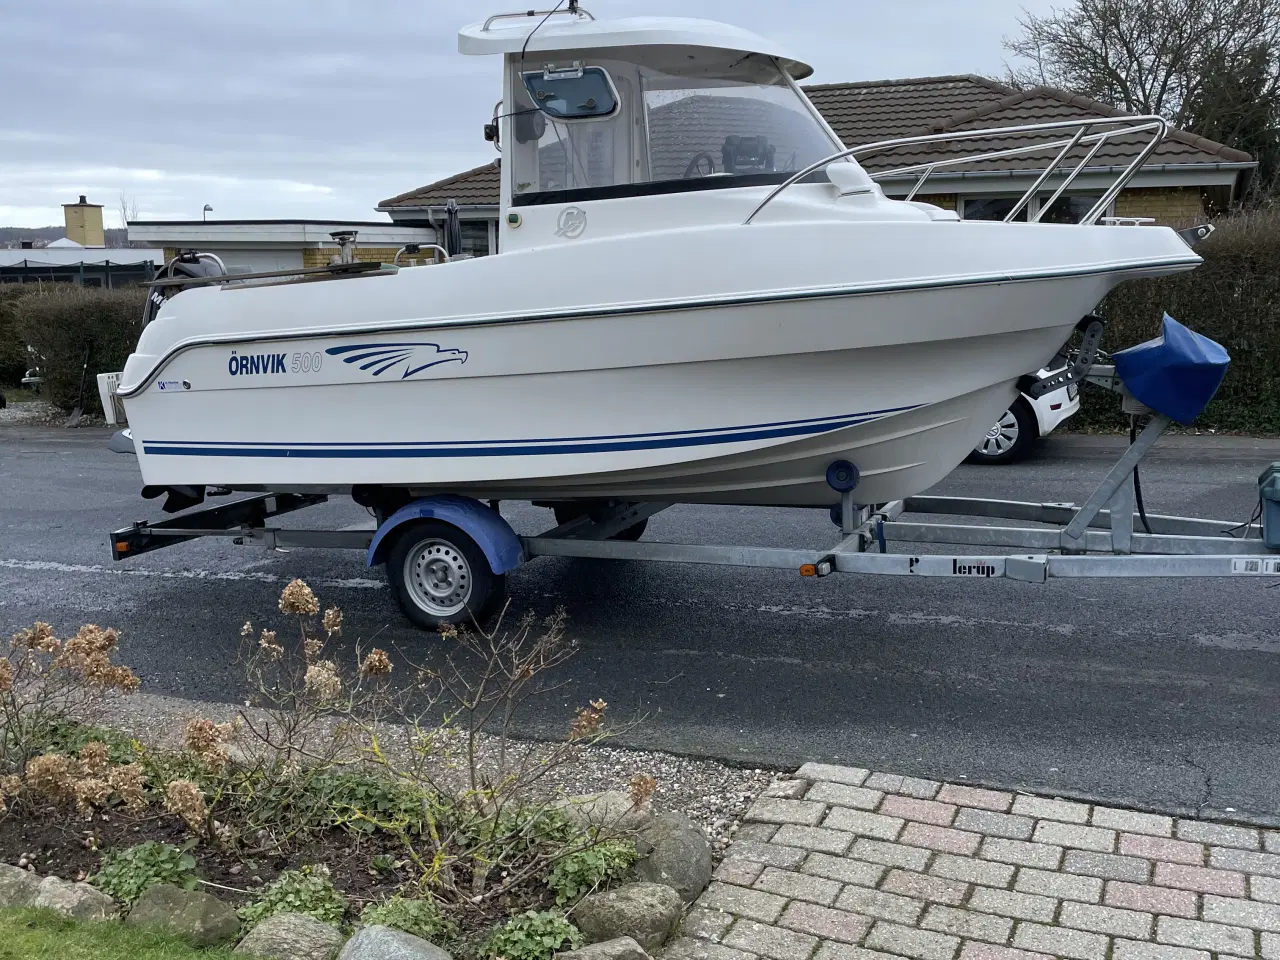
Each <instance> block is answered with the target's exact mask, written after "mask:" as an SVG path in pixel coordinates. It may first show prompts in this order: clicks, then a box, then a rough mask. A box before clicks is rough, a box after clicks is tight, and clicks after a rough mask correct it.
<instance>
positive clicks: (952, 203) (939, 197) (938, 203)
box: [914, 193, 956, 210]
mask: <svg viewBox="0 0 1280 960" xmlns="http://www.w3.org/2000/svg"><path fill="white" fill-rule="evenodd" d="M914 199H916V200H919V201H920V202H921V203H932V204H933V205H934V206H935V207H941V208H942V209H943V210H954V209H955V208H956V195H955V194H954V193H932V194H929V195H928V196H916V197H915V198H914Z"/></svg>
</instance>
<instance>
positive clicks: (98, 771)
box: [78, 740, 111, 777]
mask: <svg viewBox="0 0 1280 960" xmlns="http://www.w3.org/2000/svg"><path fill="white" fill-rule="evenodd" d="M110 765H111V757H110V756H109V755H108V753H107V745H106V744H105V743H101V742H99V741H97V740H93V741H90V742H89V743H86V744H85V745H84V746H83V747H81V748H80V763H79V768H80V769H79V771H78V772H79V774H80V776H82V777H101V776H102V775H103V774H104V773H106V772H107V767H109V766H110Z"/></svg>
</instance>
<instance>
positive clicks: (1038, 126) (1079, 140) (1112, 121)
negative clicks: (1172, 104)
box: [742, 116, 1169, 226]
mask: <svg viewBox="0 0 1280 960" xmlns="http://www.w3.org/2000/svg"><path fill="white" fill-rule="evenodd" d="M1095 127H1112V128H1118V129H1109V130H1106V131H1105V132H1103V133H1089V132H1088V131H1091V130H1092V129H1093V128H1095ZM1049 130H1075V131H1076V132H1075V134H1074V135H1073V136H1071V137H1068V138H1066V139H1063V140H1053V141H1050V142H1047V143H1044V142H1041V143H1031V144H1027V145H1026V146H1021V147H1012V148H1009V149H1006V150H995V151H990V152H987V153H978V154H968V155H965V156H962V157H954V158H948V159H946V160H932V161H929V162H928V163H918V164H913V165H911V166H906V167H897V168H895V169H893V170H886V171H883V172H881V173H874V174H869V176H870V177H871V179H873V180H882V179H885V178H887V177H895V176H904V175H907V174H911V173H916V172H921V173H922V176H921V177H920V179H919V181H917V182H916V184H915V186H914V187H913V188H912V190H911V193H910V195H909V196H910V197H914V196H915V195H916V193H917V192H918V191H919V190H920V188H921V187H922V186H923V185H924V182H925V181H926V180H927V179H928V178H929V176H930V175H931V174H932V173H933V172H934V171H935V170H937V169H938V168H940V167H953V166H959V165H962V164H968V163H977V162H980V161H982V160H995V159H1001V158H1004V157H1013V156H1018V155H1019V154H1025V153H1038V152H1042V151H1044V150H1052V149H1055V148H1062V149H1061V151H1060V152H1059V154H1058V156H1057V157H1056V158H1055V159H1054V161H1053V163H1052V164H1051V165H1050V166H1049V167H1048V169H1046V170H1045V171H1044V172H1043V173H1042V174H1041V175H1040V177H1039V178H1038V179H1037V180H1036V182H1035V183H1034V184H1032V186H1031V188H1030V189H1028V190H1027V191H1026V192H1024V193H1023V194H1022V196H1021V198H1020V199H1019V201H1018V204H1017V205H1016V206H1015V207H1014V210H1013V211H1012V212H1011V214H1010V217H1007V218H1006V219H1010V218H1011V217H1012V215H1014V214H1016V213H1017V212H1018V211H1021V209H1022V208H1023V207H1025V206H1026V205H1027V203H1029V202H1030V200H1031V197H1033V196H1034V195H1035V193H1036V191H1037V190H1039V189H1040V188H1041V187H1042V186H1043V185H1044V183H1045V182H1046V181H1047V180H1048V179H1049V178H1050V177H1052V176H1053V174H1054V172H1055V171H1056V170H1057V169H1058V168H1059V167H1060V166H1061V165H1062V163H1063V161H1064V160H1065V159H1066V156H1067V154H1068V153H1070V152H1071V150H1072V149H1073V148H1075V147H1076V146H1079V145H1081V144H1094V148H1093V149H1092V150H1091V151H1090V152H1089V154H1088V155H1087V156H1086V157H1085V158H1084V160H1082V161H1081V162H1080V163H1079V164H1077V165H1076V167H1075V169H1074V170H1072V171H1071V173H1070V174H1068V175H1067V179H1066V183H1065V184H1063V185H1062V186H1061V187H1059V189H1058V191H1057V192H1056V193H1055V194H1054V196H1053V199H1055V200H1056V199H1057V198H1058V197H1059V196H1060V195H1061V194H1062V191H1063V190H1065V189H1066V187H1067V186H1068V185H1070V184H1071V183H1072V182H1074V181H1075V179H1076V177H1077V176H1079V174H1080V173H1081V172H1083V170H1084V167H1085V164H1086V163H1088V162H1089V161H1090V160H1092V159H1093V157H1094V156H1095V155H1096V154H1097V152H1098V150H1099V149H1101V147H1102V145H1103V143H1105V142H1106V141H1107V140H1109V139H1113V138H1115V137H1119V136H1123V135H1125V134H1130V133H1145V132H1149V131H1151V132H1152V136H1151V140H1150V141H1149V142H1148V143H1147V144H1146V145H1145V146H1144V147H1143V148H1142V149H1141V150H1140V151H1138V154H1137V156H1135V157H1134V158H1133V160H1132V162H1130V164H1129V165H1128V166H1127V167H1126V168H1125V169H1124V170H1123V171H1121V173H1120V174H1119V176H1117V177H1116V179H1115V181H1114V182H1113V183H1112V184H1111V186H1110V187H1108V188H1107V190H1106V191H1104V193H1103V195H1102V197H1101V198H1100V199H1099V200H1098V202H1097V203H1095V204H1094V205H1093V207H1091V208H1090V210H1089V212H1088V213H1086V214H1085V215H1084V217H1083V218H1082V219H1081V221H1080V222H1081V223H1082V224H1092V223H1094V222H1096V221H1097V219H1098V217H1100V216H1101V215H1102V214H1103V212H1104V211H1105V210H1106V209H1107V207H1108V206H1109V205H1110V203H1111V201H1112V200H1114V199H1115V198H1116V195H1117V194H1119V193H1120V191H1121V190H1123V189H1124V188H1125V185H1126V184H1128V182H1129V181H1130V180H1132V179H1133V177H1134V174H1136V173H1137V172H1138V170H1139V169H1140V168H1141V167H1142V165H1143V164H1144V163H1146V162H1147V159H1148V158H1149V157H1150V156H1151V154H1152V153H1154V152H1155V149H1156V148H1157V147H1158V146H1160V144H1161V143H1162V142H1163V141H1164V138H1165V136H1166V135H1167V134H1168V132H1169V124H1168V122H1167V121H1166V120H1165V119H1164V118H1163V117H1156V116H1138V117H1086V118H1081V119H1079V120H1056V121H1053V122H1052V123H1031V124H1023V125H1021V126H1016V127H987V128H985V129H982V130H961V131H958V132H955V133H935V134H928V135H925V136H919V137H898V138H896V139H893V140H879V141H876V142H875V143H867V144H861V145H859V146H856V147H849V148H848V149H845V150H840V151H838V152H836V153H833V154H831V155H830V156H828V157H824V158H823V159H821V160H819V161H817V162H816V163H811V164H810V165H809V166H807V167H805V168H804V169H803V170H800V171H798V172H796V173H794V174H792V175H791V176H790V177H788V178H787V179H786V180H785V181H783V182H782V183H780V184H778V186H776V187H774V188H773V190H771V191H770V192H769V195H768V196H767V197H765V198H764V199H763V200H761V201H760V203H759V204H758V205H757V206H756V208H755V209H754V210H752V211H751V214H750V215H749V216H748V217H747V219H746V220H744V221H742V223H743V225H744V226H746V225H747V224H749V223H751V221H752V220H754V219H755V218H756V216H757V214H759V213H760V211H761V210H763V209H764V208H765V207H767V206H768V205H769V204H770V203H772V202H773V199H774V198H775V197H776V196H778V194H780V193H782V192H783V191H784V190H786V189H787V188H788V187H790V186H792V185H793V184H796V183H799V182H800V181H801V180H803V179H804V178H805V177H807V176H809V175H810V174H813V173H816V172H817V171H818V170H820V169H822V168H823V167H825V166H826V165H827V164H829V163H834V162H836V161H837V160H843V159H845V158H846V157H853V158H855V159H856V158H857V157H865V156H869V155H872V154H875V153H883V152H884V151H886V150H893V149H896V148H898V147H909V146H915V145H917V144H926V143H950V142H956V141H963V140H979V139H984V138H988V137H996V136H1000V137H1007V136H1009V135H1010V134H1022V133H1042V132H1045V131H1049ZM1047 210H1048V206H1047V205H1046V206H1045V207H1044V208H1042V209H1041V210H1040V212H1038V213H1037V214H1036V217H1035V219H1036V220H1037V221H1038V220H1039V219H1040V217H1041V216H1043V215H1044V213H1045V211H1047Z"/></svg>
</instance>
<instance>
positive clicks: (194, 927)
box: [124, 883, 240, 947]
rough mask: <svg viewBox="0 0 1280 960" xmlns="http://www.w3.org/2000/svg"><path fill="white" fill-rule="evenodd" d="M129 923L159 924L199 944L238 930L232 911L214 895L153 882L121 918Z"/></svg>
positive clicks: (144, 925) (223, 937)
mask: <svg viewBox="0 0 1280 960" xmlns="http://www.w3.org/2000/svg"><path fill="white" fill-rule="evenodd" d="M124 922H125V923H126V924H128V925H129V926H131V927H162V928H163V929H165V930H168V931H169V932H170V933H176V934H179V935H180V936H183V937H186V938H187V939H188V940H190V941H191V942H192V943H194V944H196V945H197V946H201V947H209V946H213V945H214V944H215V943H221V942H222V941H224V940H230V939H231V938H232V937H234V936H235V935H236V934H238V933H239V932H240V919H239V918H238V917H237V916H236V912H235V911H234V910H233V909H231V907H229V906H227V905H226V904H225V903H223V902H222V901H221V900H219V899H218V898H217V897H215V896H211V895H210V894H207V893H204V892H202V891H200V890H183V889H182V888H181V887H177V886H174V885H173V884H172V883H157V884H156V885H155V886H154V887H150V888H148V890H147V891H146V892H145V893H144V894H143V895H142V896H140V897H139V898H138V902H137V903H135V904H134V905H133V909H132V910H130V911H129V916H128V917H126V918H125V921H124Z"/></svg>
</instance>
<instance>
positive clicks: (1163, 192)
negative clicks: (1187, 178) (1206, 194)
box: [1116, 187, 1204, 223]
mask: <svg viewBox="0 0 1280 960" xmlns="http://www.w3.org/2000/svg"><path fill="white" fill-rule="evenodd" d="M1116 216H1117V217H1155V219H1156V222H1157V223H1186V222H1187V221H1191V220H1203V219H1204V204H1203V203H1202V202H1201V199H1200V188H1199V187H1162V188H1142V189H1135V190H1124V191H1122V192H1121V193H1120V196H1118V197H1116Z"/></svg>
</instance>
